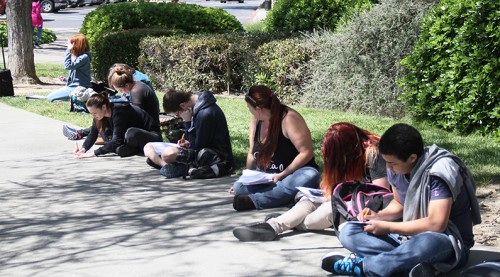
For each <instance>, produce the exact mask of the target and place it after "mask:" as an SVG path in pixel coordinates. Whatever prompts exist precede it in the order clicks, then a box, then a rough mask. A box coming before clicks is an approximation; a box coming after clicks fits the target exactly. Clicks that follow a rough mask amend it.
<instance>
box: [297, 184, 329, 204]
mask: <svg viewBox="0 0 500 277" xmlns="http://www.w3.org/2000/svg"><path fill="white" fill-rule="evenodd" d="M297 189H298V190H299V191H300V192H302V193H303V194H304V196H306V197H307V198H308V199H309V200H311V201H312V202H313V203H319V204H321V203H323V202H325V197H324V196H323V190H321V189H312V188H307V187H297Z"/></svg>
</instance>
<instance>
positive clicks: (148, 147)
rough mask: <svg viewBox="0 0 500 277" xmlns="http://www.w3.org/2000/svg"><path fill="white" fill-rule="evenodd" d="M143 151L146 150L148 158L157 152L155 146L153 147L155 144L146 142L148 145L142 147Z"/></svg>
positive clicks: (145, 153)
mask: <svg viewBox="0 0 500 277" xmlns="http://www.w3.org/2000/svg"><path fill="white" fill-rule="evenodd" d="M142 151H143V152H144V155H145V156H146V157H148V158H150V157H151V155H153V154H154V155H156V152H155V148H154V147H153V145H152V144H151V143H146V145H144V148H143V149H142Z"/></svg>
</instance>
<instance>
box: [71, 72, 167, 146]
mask: <svg viewBox="0 0 500 277" xmlns="http://www.w3.org/2000/svg"><path fill="white" fill-rule="evenodd" d="M108 84H109V85H110V86H111V88H113V89H115V90H117V91H119V92H120V93H121V95H120V97H118V98H110V101H111V102H131V103H133V104H135V105H137V106H139V107H141V108H142V109H143V110H145V111H146V112H148V113H149V115H151V117H152V118H153V119H157V120H158V125H159V124H160V121H159V113H160V104H159V102H158V97H157V96H156V93H155V91H154V89H153V85H152V84H151V81H150V80H149V77H148V76H147V75H146V74H144V73H142V72H140V71H138V70H135V69H134V68H132V67H131V66H129V65H126V64H123V63H116V64H114V65H113V66H111V68H110V69H109V74H108ZM89 133H90V127H88V128H85V129H80V130H77V129H75V128H71V127H69V126H68V125H63V135H64V136H65V137H67V138H68V139H69V140H80V139H83V138H84V137H86V136H87V135H88V134H89Z"/></svg>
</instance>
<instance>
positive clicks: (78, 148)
mask: <svg viewBox="0 0 500 277" xmlns="http://www.w3.org/2000/svg"><path fill="white" fill-rule="evenodd" d="M75 144H76V151H80V147H78V142H76V141H75Z"/></svg>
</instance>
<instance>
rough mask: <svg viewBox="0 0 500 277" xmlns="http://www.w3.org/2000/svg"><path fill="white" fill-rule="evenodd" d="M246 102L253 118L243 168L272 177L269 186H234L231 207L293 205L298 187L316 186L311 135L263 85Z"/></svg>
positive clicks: (250, 91)
mask: <svg viewBox="0 0 500 277" xmlns="http://www.w3.org/2000/svg"><path fill="white" fill-rule="evenodd" d="M245 101H246V103H247V107H248V110H249V111H250V113H251V114H252V116H253V117H252V120H251V121H250V130H249V143H250V148H249V151H248V155H247V162H246V168H247V169H257V170H260V171H264V172H267V173H271V174H273V175H272V183H271V184H269V183H268V184H259V185H244V184H242V183H240V182H236V183H234V186H233V192H234V194H235V196H234V199H233V207H234V209H235V210H237V211H244V210H253V209H259V210H260V209H269V208H275V207H282V206H286V205H289V204H292V203H293V198H294V196H295V194H297V192H298V189H297V187H299V186H303V187H310V188H317V187H318V184H319V179H320V176H319V171H318V165H317V164H316V162H315V161H314V151H313V144H312V138H311V132H310V131H309V128H308V127H307V124H306V122H305V120H304V118H303V117H302V116H301V115H300V114H299V113H298V112H297V111H295V110H293V109H291V108H290V107H287V106H286V105H283V104H281V102H280V101H279V99H278V97H276V95H275V94H274V93H273V91H271V89H270V88H268V87H266V86H263V85H258V86H253V87H251V88H250V89H249V90H248V92H247V94H246V95H245Z"/></svg>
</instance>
